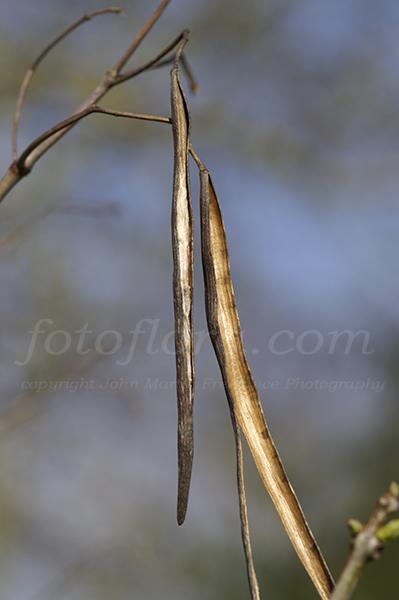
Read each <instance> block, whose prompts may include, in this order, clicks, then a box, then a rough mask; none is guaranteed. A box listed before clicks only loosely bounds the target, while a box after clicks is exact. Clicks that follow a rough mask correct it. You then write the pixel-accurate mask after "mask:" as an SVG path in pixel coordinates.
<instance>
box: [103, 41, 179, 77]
mask: <svg viewBox="0 0 399 600" xmlns="http://www.w3.org/2000/svg"><path fill="white" fill-rule="evenodd" d="M186 33H187V30H184V31H182V32H181V33H180V34H179V35H178V36H177V38H175V39H174V40H173V41H172V42H171V43H170V44H168V45H167V46H166V48H164V49H163V50H162V51H161V52H159V54H157V55H156V56H155V57H154V58H152V59H151V60H149V61H148V62H146V63H145V64H144V65H141V66H140V67H136V68H135V69H130V70H129V71H125V72H124V73H121V74H119V75H117V76H115V78H114V81H113V83H112V84H111V85H112V86H114V85H119V84H120V83H123V82H124V81H127V80H128V79H132V78H133V77H136V75H140V73H143V72H144V71H149V70H150V69H153V68H157V67H158V66H163V65H162V63H160V61H161V60H162V59H163V58H164V57H165V56H166V55H167V54H169V52H171V51H172V50H173V49H174V48H176V46H177V44H178V43H179V42H180V41H181V40H182V39H183V37H184V36H185V35H186ZM173 60H174V57H172V59H170V62H171V61H173ZM158 63H159V64H158ZM168 64H169V61H168Z"/></svg>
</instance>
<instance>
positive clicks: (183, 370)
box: [171, 61, 194, 525]
mask: <svg viewBox="0 0 399 600" xmlns="http://www.w3.org/2000/svg"><path fill="white" fill-rule="evenodd" d="M171 107H172V129H173V141H174V176H173V201H172V248H173V300H174V311H175V349H176V380H177V406H178V436H177V437H178V440H177V446H178V495H177V522H178V523H179V525H181V524H182V523H183V522H184V519H185V516H186V511H187V504H188V495H189V489H190V480H191V470H192V463H193V396H194V357H193V355H194V353H193V323H192V305H193V216H192V204H191V194H190V181H189V170H188V148H189V122H190V121H189V113H188V109H187V104H186V100H185V97H184V92H183V89H182V86H181V83H180V79H179V71H178V67H177V61H176V62H175V65H174V67H173V68H172V70H171Z"/></svg>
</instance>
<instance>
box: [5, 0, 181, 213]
mask: <svg viewBox="0 0 399 600" xmlns="http://www.w3.org/2000/svg"><path fill="white" fill-rule="evenodd" d="M169 3H170V0H163V1H162V2H161V4H160V5H159V6H158V8H157V9H156V10H155V11H154V13H153V14H152V15H151V17H150V18H149V20H148V21H147V23H146V24H145V25H144V27H143V28H142V30H141V31H140V32H139V34H138V35H137V36H136V37H135V39H134V40H133V41H132V43H131V44H130V46H129V47H128V48H127V50H126V51H125V52H124V54H123V55H122V56H121V58H120V59H119V60H118V61H117V62H116V64H115V65H114V67H113V68H111V69H110V70H109V71H106V72H105V74H104V76H103V78H102V80H101V81H100V83H99V84H98V85H97V87H96V88H95V90H94V91H93V92H92V93H91V94H90V95H89V96H88V97H87V98H86V100H84V102H82V104H81V105H80V107H79V108H78V109H77V110H76V111H74V112H73V113H72V115H71V116H70V117H69V119H70V122H69V124H64V126H63V127H61V128H59V127H58V126H56V127H55V128H56V131H54V132H53V133H52V134H51V135H47V133H48V132H47V133H46V132H45V134H42V136H44V139H42V140H41V141H40V143H37V140H38V139H40V138H41V137H42V136H39V137H38V138H36V140H34V141H33V142H32V144H30V145H29V148H30V152H29V153H28V154H27V153H26V150H24V152H23V153H22V154H23V160H21V156H22V155H21V156H20V157H17V156H16V138H17V131H18V124H19V120H20V116H21V110H22V106H23V102H24V99H25V96H26V92H27V89H28V87H29V84H30V81H31V79H32V76H33V74H34V72H35V70H36V68H37V66H38V65H39V64H40V63H41V62H42V60H43V59H44V58H45V57H46V56H47V55H48V53H49V52H50V51H51V50H52V49H53V48H54V47H55V46H56V45H57V44H58V43H59V42H60V41H61V40H63V39H64V38H65V37H66V36H67V35H69V34H70V33H71V32H72V31H74V30H75V29H76V28H77V27H79V26H80V25H81V24H82V23H84V22H85V21H88V20H90V19H91V18H93V17H95V16H98V15H100V14H106V13H117V12H120V9H119V8H116V7H109V8H105V9H100V10H98V11H95V12H93V13H89V14H88V15H85V16H83V17H81V18H80V19H79V20H78V21H75V22H74V23H72V25H70V26H69V27H68V28H67V29H65V31H64V32H62V33H61V34H60V35H59V36H57V37H56V38H55V39H54V40H53V41H52V42H50V43H49V44H48V45H47V46H46V47H45V48H44V50H43V51H42V52H41V53H40V54H39V56H38V57H37V58H36V60H35V61H33V63H32V65H31V66H30V68H29V69H28V71H27V73H26V75H25V77H24V80H23V82H22V84H21V88H20V92H19V95H18V100H17V106H16V110H15V115H14V123H13V152H12V154H13V162H12V163H11V165H10V166H9V168H8V169H7V171H6V173H5V174H4V176H3V177H2V179H1V180H0V202H1V201H2V200H3V199H4V198H5V196H7V194H8V193H9V192H10V191H11V190H12V189H13V187H14V186H15V185H16V184H17V183H18V182H19V181H20V180H21V179H22V178H23V177H24V176H25V175H26V174H27V173H29V172H30V171H31V170H32V168H33V166H34V165H35V163H36V162H37V161H38V160H39V159H40V158H41V157H42V156H43V155H44V154H45V153H46V152H47V151H48V150H49V149H50V148H51V147H52V146H53V145H54V144H55V143H56V142H58V141H59V140H60V139H61V138H62V137H63V136H64V135H65V134H66V133H67V132H68V131H70V129H72V127H74V125H75V124H76V123H77V122H78V121H79V120H80V118H82V117H79V115H80V114H81V113H83V112H84V111H86V110H87V109H90V108H91V107H93V106H96V105H97V103H98V102H99V101H100V100H101V99H102V98H103V97H104V96H105V94H107V92H108V91H109V90H110V89H112V88H113V87H115V86H116V85H119V84H120V83H123V82H124V81H127V80H129V79H132V78H133V77H135V76H136V75H139V74H140V73H143V72H145V71H147V70H150V69H151V68H153V67H155V66H156V63H157V62H159V61H161V60H162V59H163V58H164V57H165V56H166V55H167V54H168V53H169V52H171V51H172V50H173V48H174V47H175V46H176V44H178V42H179V41H180V40H181V39H182V37H184V36H185V35H186V32H183V33H182V34H181V35H180V36H178V38H176V40H174V42H172V44H169V45H168V46H167V48H166V49H165V50H164V51H163V52H162V53H161V54H160V55H158V56H157V57H155V60H154V59H153V60H151V61H149V62H148V63H146V64H144V65H142V66H141V67H138V68H136V69H133V70H131V71H130V72H127V73H123V71H122V69H123V67H124V66H125V65H126V63H127V62H128V60H130V58H131V57H132V56H133V54H134V53H135V51H136V50H137V48H138V47H139V46H140V44H141V43H142V41H143V40H144V38H145V37H146V36H147V34H148V33H149V32H150V31H151V29H152V28H153V27H154V25H155V24H156V22H157V21H158V19H159V18H160V17H161V15H162V14H163V12H164V11H165V9H166V7H167V6H168V4H169ZM188 72H190V71H188ZM91 112H98V111H95V110H92V111H91ZM86 114H88V113H85V114H84V116H86ZM108 114H110V113H108ZM75 115H78V118H77V119H75V118H74V117H75ZM115 116H118V115H115ZM152 120H153V119H152ZM65 121H67V119H66V120H65ZM49 131H50V130H49ZM22 164H23V168H20V167H21V166H22Z"/></svg>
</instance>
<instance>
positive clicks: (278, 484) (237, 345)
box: [193, 154, 334, 600]
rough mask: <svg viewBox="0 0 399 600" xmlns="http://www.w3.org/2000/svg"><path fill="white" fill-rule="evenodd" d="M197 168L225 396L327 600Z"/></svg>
mask: <svg viewBox="0 0 399 600" xmlns="http://www.w3.org/2000/svg"><path fill="white" fill-rule="evenodd" d="M193 155H194V154H193ZM197 158H198V157H197ZM197 162H198V161H197ZM199 166H200V185H201V191H200V194H201V201H200V204H201V240H202V264H203V271H204V281H205V296H206V313H207V321H208V329H209V333H210V337H211V340H212V344H213V347H214V350H215V353H216V356H217V360H218V363H219V366H220V370H221V373H222V377H223V382H224V387H225V390H226V395H227V398H228V401H229V404H230V406H231V407H232V410H233V411H234V414H235V415H236V418H237V421H238V424H239V426H240V428H241V430H242V431H243V433H244V436H245V438H246V440H247V443H248V445H249V448H250V450H251V453H252V456H253V458H254V460H255V463H256V466H257V469H258V472H259V475H260V477H261V478H262V481H263V483H264V486H265V488H266V490H267V491H268V493H269V494H270V496H271V498H272V501H273V503H274V505H275V507H276V509H277V512H278V514H279V516H280V519H281V521H282V523H283V525H284V527H285V530H286V531H287V534H288V536H289V538H290V540H291V543H292V545H293V546H294V548H295V550H296V552H297V554H298V556H299V558H300V560H301V562H302V564H303V566H304V567H305V569H306V571H307V572H308V574H309V576H310V578H311V579H312V581H313V583H314V585H315V587H316V589H317V590H318V592H319V595H320V596H321V598H323V600H327V599H328V598H329V597H330V594H331V591H332V589H333V586H334V582H333V579H332V577H331V575H330V573H329V570H328V567H327V565H326V563H325V561H324V558H323V556H322V554H321V552H320V550H319V548H318V546H317V544H316V541H315V539H314V537H313V534H312V532H311V530H310V528H309V526H308V524H307V522H306V520H305V517H304V514H303V512H302V509H301V507H300V504H299V502H298V499H297V497H296V495H295V493H294V491H293V489H292V487H291V484H290V482H289V480H288V478H287V475H286V473H285V470H284V467H283V465H282V462H281V459H280V457H279V455H278V452H277V449H276V447H275V445H274V442H273V439H272V437H271V435H270V433H269V430H268V427H267V424H266V421H265V417H264V414H263V410H262V406H261V403H260V400H259V396H258V392H257V389H256V387H255V384H254V381H253V378H252V374H251V371H250V369H249V366H248V363H247V360H246V357H245V353H244V348H243V343H242V337H241V327H240V320H239V316H238V311H237V308H236V304H235V299H234V289H233V284H232V279H231V273H230V261H229V255H228V247H227V240H226V235H225V230H224V225H223V220H222V215H221V212H220V207H219V203H218V199H217V196H216V192H215V189H214V186H213V183H212V180H211V177H210V174H209V172H208V171H207V170H206V169H205V167H203V166H201V163H199Z"/></svg>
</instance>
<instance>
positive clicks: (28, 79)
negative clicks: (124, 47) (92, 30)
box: [12, 6, 123, 161]
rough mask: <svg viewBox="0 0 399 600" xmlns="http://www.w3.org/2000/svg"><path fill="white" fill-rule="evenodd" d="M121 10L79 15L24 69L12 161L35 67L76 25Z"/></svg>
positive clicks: (17, 103)
mask: <svg viewBox="0 0 399 600" xmlns="http://www.w3.org/2000/svg"><path fill="white" fill-rule="evenodd" d="M122 12H123V11H122V9H121V8H119V7H118V6H109V7H107V8H100V9H98V10H95V11H93V12H91V13H88V14H86V15H83V17H80V19H78V20H77V21H75V22H74V23H72V25H69V27H67V28H66V29H64V31H62V32H61V33H60V34H59V35H57V37H55V38H54V39H53V40H52V41H51V42H50V43H49V44H48V45H47V46H46V47H45V48H44V49H43V50H42V51H41V52H40V54H39V55H38V56H37V57H36V58H35V60H34V61H33V62H32V64H31V65H30V66H29V68H28V70H27V71H26V74H25V77H24V78H23V80H22V83H21V86H20V88H19V92H18V97H17V102H16V105H15V112H14V118H13V127H12V159H13V160H14V161H15V160H16V159H17V136H18V126H19V121H20V118H21V112H22V106H23V104H24V101H25V98H26V93H27V91H28V87H29V84H30V82H31V80H32V77H33V75H34V73H35V71H36V69H37V68H38V66H39V65H40V63H41V62H42V61H43V60H44V59H45V58H46V56H47V55H48V54H49V52H51V50H52V49H53V48H54V47H55V46H57V45H58V44H59V43H60V42H61V41H62V40H64V39H65V38H66V37H68V36H69V35H70V34H71V33H72V32H73V31H75V29H78V27H80V26H81V25H83V23H87V21H90V20H91V19H94V18H95V17H99V16H100V15H106V14H120V13H122Z"/></svg>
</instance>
